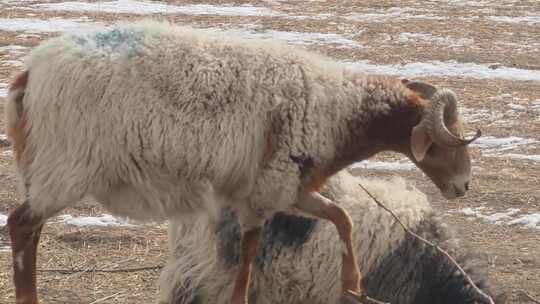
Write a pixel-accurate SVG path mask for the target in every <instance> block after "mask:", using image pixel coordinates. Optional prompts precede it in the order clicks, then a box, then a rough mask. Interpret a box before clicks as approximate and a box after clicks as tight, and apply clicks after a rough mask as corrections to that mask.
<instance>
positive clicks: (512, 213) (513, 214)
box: [457, 207, 540, 229]
mask: <svg viewBox="0 0 540 304" xmlns="http://www.w3.org/2000/svg"><path fill="white" fill-rule="evenodd" d="M457 211H458V213H461V214H464V215H465V216H469V217H473V218H479V219H480V220H482V221H483V222H485V223H488V224H496V225H502V224H505V225H512V226H515V225H522V226H524V227H525V228H537V229H540V213H531V214H519V213H520V212H521V210H520V209H517V208H509V209H507V210H506V211H504V212H495V213H491V214H489V211H487V210H486V208H485V207H475V208H463V209H459V210H457Z"/></svg>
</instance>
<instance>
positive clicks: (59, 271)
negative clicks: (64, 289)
mask: <svg viewBox="0 0 540 304" xmlns="http://www.w3.org/2000/svg"><path fill="white" fill-rule="evenodd" d="M162 268H163V265H155V266H146V267H136V268H120V269H92V268H86V269H38V270H37V271H39V272H56V273H61V274H72V273H80V272H107V273H118V272H137V271H145V270H159V269H162Z"/></svg>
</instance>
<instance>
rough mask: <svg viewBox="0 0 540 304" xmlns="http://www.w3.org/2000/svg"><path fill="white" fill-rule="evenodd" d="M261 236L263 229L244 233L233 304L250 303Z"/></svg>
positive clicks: (232, 299) (254, 229)
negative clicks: (252, 280)
mask: <svg viewBox="0 0 540 304" xmlns="http://www.w3.org/2000/svg"><path fill="white" fill-rule="evenodd" d="M260 234H261V227H255V228H251V229H249V230H246V231H243V232H242V238H241V240H240V261H239V265H238V267H239V268H238V274H237V275H236V280H235V283H234V289H233V293H232V297H231V302H230V303H231V304H247V302H248V300H247V299H248V291H249V283H250V281H251V280H250V279H251V268H252V264H253V260H254V259H255V257H256V256H257V247H258V244H259V236H260Z"/></svg>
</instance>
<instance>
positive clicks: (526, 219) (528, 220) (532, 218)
mask: <svg viewBox="0 0 540 304" xmlns="http://www.w3.org/2000/svg"><path fill="white" fill-rule="evenodd" d="M508 225H523V226H525V228H536V229H540V213H533V214H526V215H522V216H520V217H518V218H516V219H514V220H511V221H510V222H508Z"/></svg>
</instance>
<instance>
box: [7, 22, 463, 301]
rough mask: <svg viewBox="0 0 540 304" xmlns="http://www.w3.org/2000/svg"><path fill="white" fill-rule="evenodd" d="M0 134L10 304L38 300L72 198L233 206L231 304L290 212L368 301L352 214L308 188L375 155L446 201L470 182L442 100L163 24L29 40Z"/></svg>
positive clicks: (322, 62)
mask: <svg viewBox="0 0 540 304" xmlns="http://www.w3.org/2000/svg"><path fill="white" fill-rule="evenodd" d="M6 125H7V133H8V135H9V137H10V139H11V140H12V141H13V144H14V152H15V153H14V154H15V159H16V162H17V165H18V171H19V174H20V176H21V180H22V182H21V184H22V195H23V197H24V200H25V203H24V204H22V205H21V206H20V207H19V208H17V209H16V210H15V211H14V212H12V213H11V215H10V217H9V219H8V226H9V228H10V233H11V239H12V248H13V264H14V281H15V293H16V299H17V302H18V303H37V291H36V283H35V282H36V278H35V255H36V246H37V243H38V242H39V232H40V230H41V227H42V225H43V223H44V222H45V221H46V219H48V218H50V217H51V216H53V215H55V214H56V213H58V212H60V211H61V210H62V209H64V208H66V207H68V206H72V205H74V204H75V203H77V202H78V201H79V200H80V199H81V198H82V197H83V196H85V195H92V196H94V197H95V198H96V199H97V200H98V201H99V202H100V203H101V204H102V205H103V206H105V207H106V208H107V209H108V210H110V211H111V212H112V213H115V214H118V215H122V216H128V217H131V218H133V219H139V220H156V219H166V218H185V217H186V215H187V217H190V216H192V215H193V214H194V213H213V212H216V210H220V209H222V208H223V207H226V206H228V207H231V208H233V209H234V210H235V211H236V212H237V214H238V217H239V220H240V223H241V227H242V242H241V245H240V247H241V252H242V254H241V257H242V259H241V260H242V263H241V265H242V267H240V269H239V271H238V273H237V275H236V285H235V286H236V287H235V289H234V291H233V294H232V296H231V299H232V300H231V303H233V304H244V303H246V302H247V294H248V290H247V289H248V286H249V276H250V271H251V265H252V261H253V258H254V257H255V255H256V248H257V243H258V239H259V235H260V231H261V227H262V226H263V224H264V222H265V220H266V219H268V218H270V217H271V216H272V215H273V214H274V213H276V212H279V211H282V212H289V211H290V210H292V209H293V208H294V209H299V210H302V211H303V212H306V213H309V214H311V215H313V216H316V217H318V218H324V219H327V220H330V221H332V222H333V223H334V224H335V225H336V227H337V230H338V233H339V235H340V238H341V239H342V241H343V242H344V243H345V246H346V247H347V251H348V252H347V253H346V254H343V255H342V267H343V271H342V276H343V277H342V281H343V284H342V289H343V293H344V295H350V294H356V295H358V296H357V297H358V298H360V299H363V300H366V301H367V299H366V297H365V295H362V294H361V290H360V289H359V282H360V273H359V272H358V269H357V268H356V266H355V263H354V252H353V251H352V246H353V245H352V240H351V235H350V234H351V229H352V227H351V225H352V223H351V221H350V218H349V216H348V215H347V213H346V212H345V210H343V209H342V208H340V207H339V206H338V205H336V204H333V203H332V202H331V201H330V200H328V199H327V198H325V197H323V196H321V195H320V194H319V193H318V192H317V190H318V189H319V188H320V187H321V185H323V184H324V182H325V180H326V179H327V178H329V177H330V176H332V175H333V174H335V173H336V172H338V171H340V170H341V169H343V168H344V167H346V166H347V165H349V164H350V163H352V162H355V161H359V160H362V159H365V158H367V157H370V156H372V155H374V154H376V153H378V152H381V151H387V150H391V151H396V152H400V153H403V154H405V155H407V156H408V157H410V158H411V159H412V160H413V161H414V162H415V163H416V164H417V165H418V167H420V168H421V169H422V170H423V171H424V172H425V173H426V174H427V175H428V176H429V177H430V178H431V180H432V181H433V182H434V183H435V184H436V185H437V186H438V187H439V188H440V189H441V192H442V193H443V195H444V196H445V197H447V198H454V197H457V196H461V195H464V193H465V191H467V190H468V185H469V180H470V175H471V172H470V159H469V154H468V150H467V144H468V143H469V142H470V140H465V139H462V138H460V137H461V136H462V133H463V131H462V129H461V126H460V124H459V117H458V113H457V105H456V96H455V95H454V94H453V93H452V92H451V91H449V90H446V89H437V88H435V87H434V86H432V85H429V84H425V83H419V82H403V83H402V82H401V81H399V80H398V79H392V78H383V77H373V76H366V75H363V74H361V73H358V72H352V71H348V70H346V69H344V68H343V67H342V66H340V65H338V64H336V63H335V62H332V61H331V60H329V59H326V58H322V57H320V56H317V55H314V54H311V53H309V52H306V51H304V50H300V49H297V48H293V47H289V46H286V45H283V44H279V43H273V42H267V41H266V42H264V41H254V40H242V39H240V38H234V37H228V36H224V35H223V34H217V33H211V32H209V31H202V30H195V29H188V28H180V27H175V26H172V25H169V24H164V23H137V24H131V25H117V26H112V27H107V28H95V29H90V30H85V31H76V32H73V33H67V34H64V35H63V36H61V37H57V38H53V39H51V40H49V41H47V42H45V43H43V44H41V45H40V46H39V47H37V48H36V49H35V50H33V51H32V52H31V54H30V56H29V58H28V61H27V63H26V70H25V71H24V72H22V73H21V74H20V75H18V76H17V77H16V78H15V80H14V81H13V83H12V85H11V87H10V89H9V92H8V100H7V105H6Z"/></svg>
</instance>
